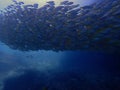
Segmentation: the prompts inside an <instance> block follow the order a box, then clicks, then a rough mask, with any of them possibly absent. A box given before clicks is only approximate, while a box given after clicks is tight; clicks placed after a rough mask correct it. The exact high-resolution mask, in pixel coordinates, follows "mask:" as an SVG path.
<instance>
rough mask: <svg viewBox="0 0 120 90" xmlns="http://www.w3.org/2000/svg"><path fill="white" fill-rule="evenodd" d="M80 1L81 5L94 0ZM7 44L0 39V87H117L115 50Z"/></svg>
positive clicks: (119, 67)
mask: <svg viewBox="0 0 120 90" xmlns="http://www.w3.org/2000/svg"><path fill="white" fill-rule="evenodd" d="M80 1H83V3H82V5H83V6H84V5H88V4H91V3H93V2H94V1H97V0H89V1H87V0H86V1H85V0H80ZM80 1H79V2H80ZM111 1H112V0H111ZM77 3H78V2H77ZM118 13H119V12H118ZM116 21H117V20H116ZM8 29H9V28H8ZM108 30H109V29H108ZM5 33H6V32H5ZM5 35H6V34H5ZM83 36H84V35H83ZM118 36H119V35H116V36H115V37H114V38H115V40H116V38H117V37H118ZM3 38H4V36H3ZM96 39H98V38H95V40H96ZM4 40H5V42H6V41H7V40H6V38H5V39H3V41H4ZM45 40H46V39H45ZM113 40H114V39H113ZM117 40H118V38H117ZM8 41H9V40H8ZM13 41H14V40H13ZM23 41H24V38H23ZM106 41H107V40H106ZM106 41H105V42H106ZM15 42H16V41H15ZM18 42H19V40H18ZM105 42H103V43H105ZM113 42H114V41H113ZM8 43H9V42H8ZM93 43H94V42H93ZM116 44H117V45H118V43H117V42H116ZM10 45H11V43H10ZM10 45H8V46H7V45H6V44H4V43H2V42H0V90H120V54H119V52H118V53H116V52H104V51H101V50H100V51H94V50H93V51H87V50H84V51H83V50H73V51H72V50H64V51H59V52H58V51H52V50H48V51H47V50H39V51H32V49H31V51H20V50H14V49H11V48H9V47H10ZM13 45H14V44H13ZM15 45H18V44H15ZM102 45H103V44H102ZM109 45H110V44H109ZM111 45H112V44H111ZM18 46H19V45H18ZM23 46H24V45H23ZM86 46H87V45H86ZM86 46H85V47H86ZM103 46H104V45H103ZM63 48H64V47H63ZM94 48H95V47H94ZM33 49H34V48H33ZM113 49H114V47H113ZM115 49H116V47H115ZM118 50H119V48H118ZM108 51H109V50H108ZM113 51H114V50H113Z"/></svg>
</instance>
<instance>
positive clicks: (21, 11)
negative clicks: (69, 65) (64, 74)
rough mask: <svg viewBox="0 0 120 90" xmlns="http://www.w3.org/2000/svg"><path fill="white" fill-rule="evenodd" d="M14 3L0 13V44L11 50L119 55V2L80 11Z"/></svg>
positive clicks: (66, 6) (108, 1)
mask: <svg viewBox="0 0 120 90" xmlns="http://www.w3.org/2000/svg"><path fill="white" fill-rule="evenodd" d="M13 2H14V4H13V5H10V6H8V7H7V8H5V9H4V10H3V11H1V12H0V20H1V21H0V41H2V42H3V43H5V44H7V45H8V46H9V47H10V48H13V49H18V50H21V51H29V50H54V51H61V50H97V51H108V52H109V51H110V52H120V2H119V0H103V1H102V2H98V3H94V4H92V5H89V6H83V7H80V6H79V5H75V4H74V3H73V2H69V1H63V2H61V3H60V5H59V6H55V3H54V1H49V2H47V3H46V5H44V6H42V7H40V8H39V6H38V4H34V5H24V3H23V2H17V1H13Z"/></svg>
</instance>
